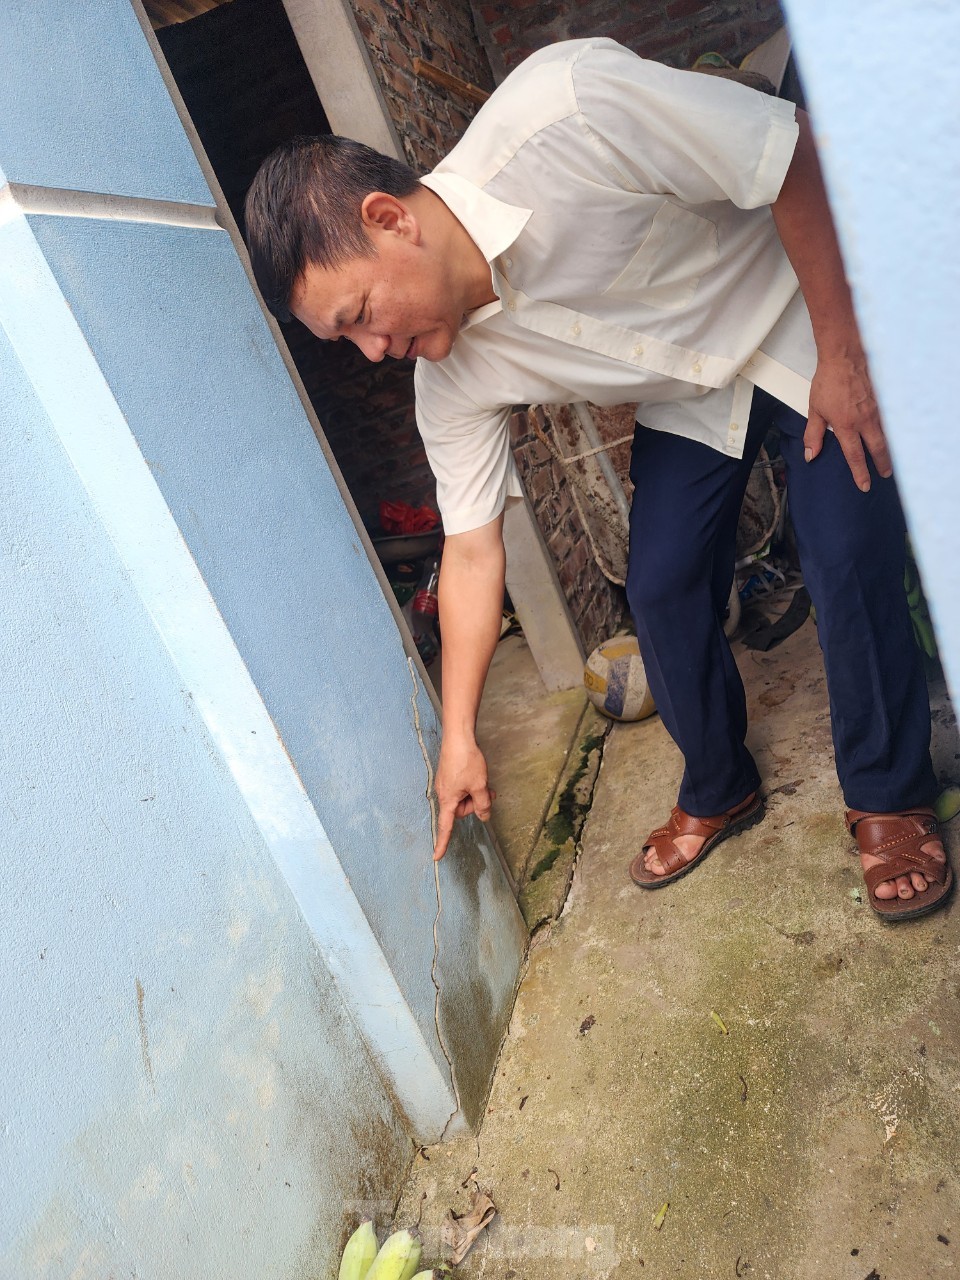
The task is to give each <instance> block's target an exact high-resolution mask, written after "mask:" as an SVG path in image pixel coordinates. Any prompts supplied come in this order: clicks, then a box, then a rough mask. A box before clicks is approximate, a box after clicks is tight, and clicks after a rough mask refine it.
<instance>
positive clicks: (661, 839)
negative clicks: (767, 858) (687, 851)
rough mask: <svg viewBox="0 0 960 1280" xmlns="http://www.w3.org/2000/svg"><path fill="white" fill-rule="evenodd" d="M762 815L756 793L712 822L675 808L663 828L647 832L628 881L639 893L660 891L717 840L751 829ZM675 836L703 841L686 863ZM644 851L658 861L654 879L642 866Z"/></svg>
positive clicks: (697, 859) (652, 874)
mask: <svg viewBox="0 0 960 1280" xmlns="http://www.w3.org/2000/svg"><path fill="white" fill-rule="evenodd" d="M763 814H764V805H763V801H762V800H761V798H760V793H759V791H754V793H753V794H752V795H749V796H747V798H746V800H744V801H742V802H741V803H740V804H738V805H734V807H733V808H732V809H728V810H727V811H726V813H720V814H718V815H717V816H716V817H714V818H695V817H693V815H692V814H689V813H685V812H684V810H683V809H681V808H680V806H679V805H676V806H675V808H674V809H673V812H672V813H671V814H670V821H669V822H668V823H667V825H666V826H665V827H657V829H656V830H655V831H651V832H650V834H649V835H648V836H647V838H646V840H645V841H644V842H643V848H642V849H641V850H640V852H639V853H638V854H637V856H636V857H635V858H634V860H633V861H632V862H631V863H630V879H631V880H632V881H633V882H634V884H638V885H639V886H640V888H641V889H662V888H663V886H664V885H667V884H672V883H673V882H674V880H679V879H680V877H681V876H685V875H687V873H688V872H690V871H692V870H693V869H694V867H695V866H697V865H698V863H701V862H702V861H703V860H704V858H705V857H706V856H707V854H708V853H709V852H710V850H711V849H714V848H716V846H717V845H718V844H719V843H720V842H721V840H726V839H727V838H728V837H729V836H734V835H736V834H737V832H738V831H746V830H747V829H748V828H749V827H755V826H756V825H757V823H758V822H759V821H760V820H761V819H762V817H763ZM676 836H703V837H705V839H704V843H703V847H702V848H701V850H700V852H699V853H698V854H696V856H695V857H693V858H691V859H690V860H689V862H688V861H686V860H685V859H684V856H683V854H682V853H681V852H680V850H679V849H678V848H677V846H676V845H675V844H674V843H673V841H674V838H675V837H676ZM648 849H653V851H654V852H655V853H656V855H657V857H658V858H659V859H660V865H661V866H662V867H663V868H664V874H663V875H660V876H658V875H657V874H656V872H655V871H648V870H647V868H646V867H645V866H644V865H643V859H644V855H645V854H646V852H647V850H648Z"/></svg>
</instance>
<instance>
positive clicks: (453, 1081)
mask: <svg viewBox="0 0 960 1280" xmlns="http://www.w3.org/2000/svg"><path fill="white" fill-rule="evenodd" d="M407 666H408V667H409V668H410V679H411V680H412V682H413V693H412V695H411V697H410V705H411V707H412V708H413V727H414V731H415V732H416V735H417V742H418V743H419V744H420V754H421V755H422V756H423V763H424V767H425V768H426V771H427V786H426V792H425V794H426V798H427V805H428V806H429V809H430V831H431V834H432V837H433V840H434V842H436V839H437V820H438V819H437V801H436V796H435V794H434V790H433V762H432V761H431V759H430V752H429V751H428V750H427V744H426V743H425V742H424V740H423V728H422V726H421V724H420V707H419V705H418V703H417V697H418V695H419V693H420V682H419V681H418V679H417V671H416V667H415V666H414V662H413V658H411V657H409V655H408V657H407ZM433 880H434V884H435V885H436V889H437V914H436V915H435V916H434V918H433V963H432V964H431V966H430V981H431V982H432V983H433V988H434V991H435V993H436V994H435V996H434V1003H433V1021H434V1025H435V1027H436V1031H437V1043H438V1044H439V1045H440V1051H441V1053H442V1054H443V1056H444V1058H445V1059H446V1063H447V1066H448V1068H449V1069H450V1085H451V1087H452V1089H453V1096H454V1098H455V1100H456V1104H457V1105H456V1106H455V1107H454V1109H453V1111H451V1112H450V1115H449V1116H448V1117H447V1122H446V1124H445V1125H444V1126H443V1130H442V1132H441V1134H440V1137H439V1138H438V1141H439V1142H443V1140H444V1138H445V1137H446V1136H447V1130H448V1129H449V1128H450V1125H451V1124H452V1123H453V1120H454V1118H455V1117H456V1116H457V1115H459V1113H460V1111H461V1109H462V1108H461V1104H460V1090H459V1088H458V1087H457V1075H456V1072H455V1071H454V1068H453V1059H452V1058H451V1057H450V1051H449V1049H448V1048H447V1044H446V1040H445V1039H444V1035H443V1031H442V1030H441V1028H440V981H439V978H438V977H437V965H438V963H439V959H440V916H441V914H442V912H443V899H442V896H441V893H440V863H439V862H434V864H433Z"/></svg>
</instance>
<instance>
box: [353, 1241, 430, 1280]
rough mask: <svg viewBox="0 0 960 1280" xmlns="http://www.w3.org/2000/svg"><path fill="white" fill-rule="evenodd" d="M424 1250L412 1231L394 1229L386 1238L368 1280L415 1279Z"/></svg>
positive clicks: (369, 1272)
mask: <svg viewBox="0 0 960 1280" xmlns="http://www.w3.org/2000/svg"><path fill="white" fill-rule="evenodd" d="M422 1252H423V1245H422V1244H421V1243H420V1240H419V1239H418V1237H417V1236H415V1235H414V1233H413V1232H412V1231H394V1233H393V1235H391V1236H388V1237H387V1239H386V1240H384V1242H383V1244H382V1246H381V1248H380V1252H379V1253H378V1254H377V1256H376V1257H375V1258H374V1260H373V1266H372V1267H371V1268H370V1270H369V1271H368V1272H367V1277H366V1280H413V1276H414V1273H415V1272H416V1270H417V1266H418V1265H419V1263H420V1255H421V1253H422Z"/></svg>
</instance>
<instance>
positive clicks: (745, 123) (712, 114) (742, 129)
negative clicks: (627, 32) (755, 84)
mask: <svg viewBox="0 0 960 1280" xmlns="http://www.w3.org/2000/svg"><path fill="white" fill-rule="evenodd" d="M571 74H572V76H573V84H574V90H575V92H576V96H577V102H578V105H579V108H580V112H581V117H582V120H583V122H584V125H585V127H586V129H587V130H588V133H589V136H590V138H591V141H592V142H593V144H594V146H595V147H597V148H598V149H599V150H600V151H601V152H602V153H603V155H604V159H605V161H606V163H607V165H608V166H609V167H610V168H612V169H613V170H614V171H615V173H616V174H617V176H618V179H619V181H620V182H621V184H622V185H623V186H624V188H625V189H627V190H637V191H642V192H648V193H650V194H659V195H666V196H674V197H675V198H676V199H678V200H681V201H683V202H684V203H686V204H693V205H696V204H705V203H708V202H710V201H713V200H730V201H732V202H733V203H734V204H735V205H738V206H739V207H740V208H741V209H755V208H758V207H759V206H761V205H766V204H772V203H773V201H774V200H775V199H776V198H777V196H778V194H779V192H780V188H781V186H782V185H783V180H784V178H785V176H786V173H787V169H788V168H789V165H790V161H791V159H792V157H793V152H794V149H795V147H796V142H797V136H798V132H799V130H798V126H797V122H796V109H795V107H794V105H793V103H792V102H785V101H783V100H782V99H779V98H772V97H770V96H769V95H768V94H764V93H760V92H758V91H757V90H756V89H750V88H748V87H747V86H746V85H742V84H738V83H736V82H735V81H732V80H726V79H724V78H722V77H720V76H709V75H702V74H700V73H699V72H695V71H678V70H676V69H675V68H673V67H665V66H662V65H661V64H660V63H657V62H650V61H648V60H646V59H644V58H640V57H638V56H637V55H636V54H634V53H631V52H630V50H628V49H625V48H623V46H622V45H618V44H616V43H615V42H614V41H610V40H603V41H596V42H591V43H590V44H589V45H588V46H587V47H586V48H585V49H584V50H583V52H582V53H581V54H580V56H579V57H578V58H577V59H576V61H575V62H574V63H573V65H572V67H571Z"/></svg>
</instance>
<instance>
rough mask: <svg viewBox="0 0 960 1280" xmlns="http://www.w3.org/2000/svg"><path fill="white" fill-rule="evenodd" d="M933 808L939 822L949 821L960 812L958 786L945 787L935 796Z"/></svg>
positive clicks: (959, 791) (959, 790)
mask: <svg viewBox="0 0 960 1280" xmlns="http://www.w3.org/2000/svg"><path fill="white" fill-rule="evenodd" d="M933 807H934V810H935V812H936V815H937V817H938V819H939V820H940V821H941V822H949V821H950V819H951V818H955V817H956V816H957V814H958V813H960V787H945V788H944V789H943V791H941V792H940V794H939V795H938V796H937V799H936V802H935V803H934V806H933Z"/></svg>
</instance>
